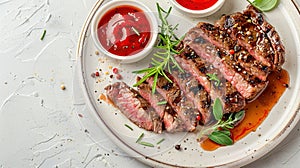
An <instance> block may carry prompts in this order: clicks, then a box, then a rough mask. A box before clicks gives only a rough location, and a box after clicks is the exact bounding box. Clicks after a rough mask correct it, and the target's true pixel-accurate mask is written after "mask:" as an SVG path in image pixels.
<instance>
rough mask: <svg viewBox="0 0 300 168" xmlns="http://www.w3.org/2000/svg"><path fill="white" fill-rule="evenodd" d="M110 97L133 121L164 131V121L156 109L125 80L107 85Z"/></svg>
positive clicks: (149, 129) (138, 124) (144, 126)
mask: <svg viewBox="0 0 300 168" xmlns="http://www.w3.org/2000/svg"><path fill="white" fill-rule="evenodd" d="M105 90H106V94H107V96H108V98H109V99H110V100H111V101H112V102H113V103H114V105H115V106H116V107H117V108H118V109H119V110H120V111H121V112H122V113H123V114H124V115H125V116H126V117H127V118H128V119H129V120H130V121H132V122H133V123H135V124H136V125H137V126H139V127H141V128H144V129H146V130H148V131H154V132H157V133H161V132H162V122H161V119H160V117H159V116H158V115H157V113H156V112H155V110H154V109H153V108H152V107H151V106H150V105H149V103H148V102H147V101H146V100H145V99H143V98H142V97H141V96H140V95H139V94H138V92H137V91H136V90H134V89H132V88H130V87H129V86H128V85H127V84H125V83H124V82H116V83H114V84H112V85H108V86H107V87H105Z"/></svg>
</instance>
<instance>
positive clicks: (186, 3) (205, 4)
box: [176, 0, 218, 10]
mask: <svg viewBox="0 0 300 168" xmlns="http://www.w3.org/2000/svg"><path fill="white" fill-rule="evenodd" d="M176 1H177V3H179V4H180V5H181V6H183V7H185V8H187V9H191V10H204V9H207V8H209V7H211V6H213V5H214V4H215V3H217V1H218V0H176Z"/></svg>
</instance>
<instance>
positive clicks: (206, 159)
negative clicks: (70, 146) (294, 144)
mask: <svg viewBox="0 0 300 168" xmlns="http://www.w3.org/2000/svg"><path fill="white" fill-rule="evenodd" d="M141 1H142V2H143V3H144V4H146V5H147V6H148V7H149V8H150V9H152V10H153V11H154V12H155V11H156V6H155V3H154V1H148V0H141ZM158 2H159V3H160V5H161V6H162V7H164V8H168V7H169V6H171V3H169V1H168V0H161V1H158ZM103 3H105V1H101V0H99V1H98V2H97V3H96V4H95V6H94V8H93V9H92V11H91V13H90V14H89V16H88V18H87V20H86V22H85V24H84V27H83V30H82V32H81V35H80V40H79V45H78V53H77V54H78V61H79V65H80V66H79V68H80V70H79V71H80V75H79V76H80V81H81V84H82V88H83V92H84V94H85V98H86V102H87V104H88V105H89V106H90V108H91V111H92V113H93V116H94V120H95V121H96V122H97V123H98V124H99V129H100V128H101V129H103V130H104V131H105V132H106V133H107V135H108V136H109V137H110V138H111V139H112V140H113V141H114V142H115V143H116V144H117V145H118V146H119V147H120V148H122V149H123V150H124V151H125V152H127V153H128V154H129V155H130V156H132V157H136V158H137V159H139V160H141V161H143V162H145V163H146V164H149V165H151V166H155V167H223V166H224V167H228V166H230V167H237V166H243V165H246V164H248V163H250V162H253V161H254V160H256V159H258V158H260V157H261V156H263V155H265V154H266V153H267V152H269V151H270V150H272V149H273V148H274V147H275V146H276V145H278V144H279V143H280V142H281V141H282V140H283V139H284V138H285V137H286V136H287V135H288V133H289V132H290V131H291V130H292V128H293V127H294V126H295V124H296V123H297V122H298V120H299V117H300V115H299V114H298V112H299V108H300V103H299V102H300V93H299V91H300V89H299V88H300V81H299V80H300V67H299V65H300V34H299V33H300V17H299V11H298V10H297V8H296V7H295V5H294V3H293V1H280V4H279V6H278V7H277V8H276V9H275V10H273V11H271V12H268V13H265V15H266V16H265V17H266V19H267V20H268V21H269V22H270V23H271V24H272V25H274V26H275V28H276V30H277V31H278V32H279V34H280V36H281V38H282V41H283V43H284V45H285V47H286V63H285V64H284V69H286V70H287V71H288V72H289V74H290V78H291V80H290V88H289V89H287V90H286V92H285V93H284V95H283V96H282V97H281V99H280V101H279V102H278V103H277V104H276V106H275V107H274V108H273V110H272V111H271V113H270V114H269V116H268V117H267V118H266V120H265V121H264V122H263V123H262V124H261V125H260V127H259V128H258V129H257V131H256V132H252V133H250V134H249V135H247V136H246V137H245V138H243V139H242V140H239V141H238V142H237V143H235V144H234V145H232V146H228V147H222V148H219V149H217V150H215V151H211V152H208V151H204V150H203V149H201V147H200V146H199V144H198V143H197V142H196V134H193V133H176V134H167V133H163V134H161V135H157V134H154V133H151V132H147V131H144V130H143V129H140V128H138V127H136V126H135V125H134V124H132V123H131V122H130V121H129V120H128V119H127V118H126V117H124V116H123V115H122V113H121V112H119V111H118V110H117V109H115V108H114V107H112V106H111V105H108V104H107V103H105V102H102V101H99V100H98V99H99V95H100V94H102V93H104V87H105V86H107V85H108V84H110V83H113V82H116V81H117V79H115V77H113V78H111V77H110V75H111V74H112V69H111V68H112V67H118V69H119V70H120V71H121V72H120V74H121V75H122V76H123V81H125V82H126V83H128V84H129V85H132V84H133V83H134V82H135V76H134V75H133V74H132V73H131V72H132V71H133V70H137V69H141V68H144V67H146V66H147V65H148V64H149V58H150V57H151V56H148V57H147V59H145V60H143V61H140V62H138V63H133V64H120V63H119V62H118V61H115V60H112V59H109V58H108V57H105V56H103V54H102V53H100V54H99V55H97V54H96V53H95V51H96V48H95V46H94V44H93V41H92V38H91V34H90V24H91V19H92V17H93V16H94V14H95V12H96V11H97V9H98V8H99V7H100V6H101V5H102V4H103ZM247 5H248V3H247V1H246V0H244V1H238V0H227V1H226V2H225V5H224V6H223V7H222V9H221V10H220V11H219V12H217V13H216V14H214V15H212V16H210V17H208V18H201V19H195V18H190V17H188V16H184V15H183V14H181V13H179V12H178V11H176V9H173V12H172V14H173V16H171V18H170V22H171V23H173V24H177V23H179V24H180V25H179V26H180V27H179V31H178V33H179V34H180V33H181V34H183V33H184V32H185V31H187V30H188V29H189V28H190V27H192V26H193V25H194V24H196V23H197V22H198V21H206V22H211V23H213V21H215V20H216V19H218V18H219V17H220V16H221V15H222V14H223V13H226V14H229V13H233V12H237V11H242V10H243V9H245V8H246V6H247ZM100 69H101V71H102V72H101V73H100V78H99V79H95V78H92V77H91V74H92V73H93V72H95V71H96V70H100ZM106 72H107V73H108V75H107V74H105V73H106ZM124 124H128V125H130V126H131V127H132V128H133V129H134V130H133V131H131V130H129V129H128V128H127V127H125V126H124ZM142 133H145V136H144V139H143V140H144V141H147V142H151V143H153V144H155V143H156V142H158V141H159V140H161V139H162V138H164V139H165V141H164V142H163V143H161V144H160V145H156V146H155V147H154V148H150V147H145V146H142V145H139V144H137V143H135V141H136V140H137V138H138V137H139V135H140V134H142ZM176 144H181V147H182V150H181V151H178V150H176V149H175V148H174V145H176Z"/></svg>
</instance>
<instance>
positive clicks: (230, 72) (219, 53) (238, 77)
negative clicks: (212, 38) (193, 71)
mask: <svg viewBox="0 0 300 168" xmlns="http://www.w3.org/2000/svg"><path fill="white" fill-rule="evenodd" d="M195 29H196V28H192V29H191V30H190V31H189V32H188V33H187V34H186V37H185V38H184V40H183V42H184V45H185V47H187V46H189V47H190V48H191V49H193V50H194V51H195V53H196V54H197V55H196V56H199V57H201V59H203V61H205V62H207V63H208V64H211V65H213V67H214V68H217V69H219V71H220V72H221V74H222V75H223V76H224V78H225V79H226V80H228V81H229V82H230V83H231V84H232V85H233V86H234V87H235V88H236V89H237V90H238V92H240V94H241V95H242V96H243V97H244V98H246V99H247V100H248V101H251V100H253V99H254V98H256V97H257V96H258V95H259V94H260V93H261V92H262V91H263V90H264V89H265V87H266V86H267V83H268V82H265V81H262V80H260V79H258V78H257V77H255V76H254V75H251V74H249V73H244V72H247V71H246V70H245V69H244V68H242V67H241V66H239V65H237V64H236V63H235V62H233V61H231V60H230V55H228V54H227V53H226V52H224V50H222V49H220V48H218V47H216V46H214V45H213V44H211V43H210V42H208V41H206V40H205V41H204V42H203V43H197V42H196V41H195V40H194V39H196V38H199V37H198V33H197V32H195V31H194V30H195ZM188 59H189V58H188ZM190 59H195V58H190Z"/></svg>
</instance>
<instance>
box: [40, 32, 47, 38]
mask: <svg viewBox="0 0 300 168" xmlns="http://www.w3.org/2000/svg"><path fill="white" fill-rule="evenodd" d="M46 33H47V31H46V30H44V31H43V34H42V36H41V40H42V41H43V40H44V38H45V36H46Z"/></svg>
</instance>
